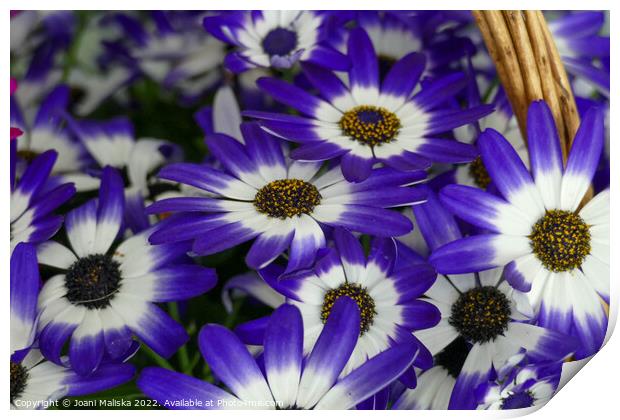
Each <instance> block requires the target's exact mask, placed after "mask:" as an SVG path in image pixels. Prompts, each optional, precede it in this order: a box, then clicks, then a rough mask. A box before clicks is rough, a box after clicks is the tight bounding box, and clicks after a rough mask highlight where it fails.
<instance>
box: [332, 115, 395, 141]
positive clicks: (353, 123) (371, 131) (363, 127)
mask: <svg viewBox="0 0 620 420" xmlns="http://www.w3.org/2000/svg"><path fill="white" fill-rule="evenodd" d="M339 124H340V129H341V130H342V131H343V133H344V134H345V135H346V136H348V137H349V138H351V139H353V140H356V141H358V142H360V143H362V144H364V145H367V146H380V145H381V144H383V143H389V142H391V141H393V140H394V138H395V137H396V135H397V134H398V130H399V129H400V127H401V125H400V120H399V119H398V117H397V116H396V115H395V114H394V113H393V112H390V111H388V110H387V109H385V108H381V107H377V106H372V105H360V106H356V107H355V108H353V109H350V110H348V111H347V112H345V113H344V114H343V115H342V118H340V122H339Z"/></svg>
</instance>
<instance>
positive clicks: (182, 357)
mask: <svg viewBox="0 0 620 420" xmlns="http://www.w3.org/2000/svg"><path fill="white" fill-rule="evenodd" d="M168 310H169V311H170V315H171V316H172V318H174V320H175V321H177V322H179V323H180V322H181V316H180V315H179V307H178V305H177V303H176V302H170V303H168ZM177 354H178V357H179V364H180V365H181V371H182V372H183V373H185V374H187V375H191V374H192V364H191V363H190V361H189V355H188V353H187V345H183V346H182V347H181V348H180V349H179V352H178V353H177Z"/></svg>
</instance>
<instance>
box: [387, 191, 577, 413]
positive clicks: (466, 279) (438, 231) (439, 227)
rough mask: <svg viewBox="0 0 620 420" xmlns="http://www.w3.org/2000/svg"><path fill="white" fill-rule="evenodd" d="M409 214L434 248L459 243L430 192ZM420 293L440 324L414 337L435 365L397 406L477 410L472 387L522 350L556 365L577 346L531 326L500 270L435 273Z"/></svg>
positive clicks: (520, 298)
mask: <svg viewBox="0 0 620 420" xmlns="http://www.w3.org/2000/svg"><path fill="white" fill-rule="evenodd" d="M476 191H480V190H478V189H476ZM414 214H415V217H416V221H417V224H418V226H419V227H420V231H421V232H422V235H423V236H424V238H425V239H426V242H427V245H428V247H429V249H430V250H431V251H435V250H436V249H438V248H439V249H441V246H442V245H444V244H446V243H448V244H450V243H453V241H456V240H458V239H459V238H461V233H460V230H459V227H458V225H457V224H456V220H455V219H454V217H453V216H452V215H451V214H450V213H449V212H448V211H446V210H445V209H444V208H443V206H442V205H441V203H440V202H439V200H438V198H437V197H436V196H435V194H434V193H432V192H430V191H429V192H428V200H427V202H426V203H424V204H421V205H420V206H416V207H415V208H414ZM433 255H434V254H433ZM431 258H432V257H431ZM425 295H426V296H427V298H425V299H424V300H426V301H427V302H428V303H430V304H432V305H434V306H436V307H437V308H438V309H439V311H440V312H441V320H440V321H439V323H438V324H437V325H436V326H435V327H433V328H430V329H426V330H422V331H419V332H417V333H416V336H417V337H418V339H419V340H420V341H421V342H422V343H423V344H424V346H426V347H427V348H428V349H429V351H430V352H431V353H432V354H433V356H434V358H435V367H434V368H433V369H432V370H431V371H428V372H426V373H424V374H423V375H421V376H423V377H424V381H425V383H427V386H426V387H425V388H422V387H420V388H418V389H415V390H410V391H405V393H404V394H403V395H402V396H401V399H400V402H398V404H397V406H399V407H400V408H421V409H427V408H431V407H433V408H442V409H447V408H450V409H474V408H476V399H475V394H474V389H475V387H476V386H477V385H478V384H480V383H482V382H485V381H487V380H488V378H490V377H491V375H492V374H493V372H494V370H495V369H500V368H501V367H502V366H503V365H504V364H505V363H506V361H507V360H509V359H510V358H511V357H512V356H514V355H516V354H518V353H520V352H522V351H525V352H526V353H527V355H528V357H530V358H531V359H533V360H539V361H551V362H558V361H561V360H562V359H564V358H566V357H568V356H570V355H571V354H572V353H573V352H574V351H575V350H576V348H577V342H576V340H574V339H571V337H570V336H567V335H564V334H562V333H559V332H556V331H553V330H550V329H545V328H542V327H540V326H536V325H531V324H530V323H528V322H530V321H531V317H532V315H533V311H532V309H531V307H530V306H529V302H528V299H527V297H526V296H525V295H524V294H523V293H521V292H519V291H517V290H514V289H513V288H512V287H511V286H510V285H509V284H508V282H507V281H506V280H505V279H504V276H503V267H500V268H495V269H491V270H483V271H480V272H471V273H462V274H458V275H454V274H449V275H439V276H438V278H437V281H436V282H435V283H434V284H433V286H432V287H431V288H430V289H429V290H428V291H427V292H426V293H425ZM448 376H451V378H449V377H448ZM427 381H428V382H427ZM438 392H441V394H438ZM447 393H449V394H450V395H449V396H448V395H447ZM446 403H447V405H446V406H440V404H446Z"/></svg>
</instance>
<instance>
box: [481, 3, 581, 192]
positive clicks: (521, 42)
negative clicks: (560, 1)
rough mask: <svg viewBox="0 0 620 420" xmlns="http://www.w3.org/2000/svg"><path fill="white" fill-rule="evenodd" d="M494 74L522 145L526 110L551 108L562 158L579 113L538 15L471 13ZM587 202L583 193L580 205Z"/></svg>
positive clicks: (564, 72)
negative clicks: (537, 104)
mask: <svg viewBox="0 0 620 420" xmlns="http://www.w3.org/2000/svg"><path fill="white" fill-rule="evenodd" d="M473 15H474V18H475V19H476V24H477V25H478V28H479V29H480V32H481V33H482V37H483V39H484V42H485V44H486V46H487V49H488V50H489V54H490V55H491V58H492V59H493V61H494V62H495V66H496V68H497V74H498V75H499V79H500V82H501V83H502V85H503V87H504V90H505V91H506V95H507V96H508V100H509V101H510V104H511V105H512V109H513V111H514V113H515V115H516V117H517V121H518V122H519V127H520V128H521V134H523V139H524V140H526V141H527V136H526V121H527V109H528V107H529V105H530V103H531V102H532V101H534V100H538V99H544V100H545V102H547V104H548V105H549V107H550V108H551V112H552V113H553V117H554V119H555V123H556V126H557V127H558V132H559V135H560V140H561V143H562V154H563V156H564V159H566V157H567V155H568V151H569V150H570V147H571V143H572V141H573V138H574V137H575V133H576V132H577V127H579V114H578V112H577V105H576V104H575V97H574V96H573V91H572V89H571V87H570V83H569V80H568V76H567V75H566V70H565V68H564V64H563V63H562V60H561V58H560V54H559V53H558V49H557V47H556V45H555V41H554V40H553V37H552V35H551V32H550V31H549V27H548V26H547V22H546V20H545V17H544V16H543V14H542V12H541V11H540V10H526V11H519V10H475V11H473ZM591 197H592V191H589V192H588V194H587V196H586V197H585V198H584V201H588V200H589V199H590V198H591Z"/></svg>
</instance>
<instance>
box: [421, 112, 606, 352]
mask: <svg viewBox="0 0 620 420" xmlns="http://www.w3.org/2000/svg"><path fill="white" fill-rule="evenodd" d="M527 127H528V144H529V150H530V164H531V167H532V170H531V172H532V173H531V174H530V172H529V171H528V170H527V169H526V167H525V166H524V164H523V162H522V161H521V160H520V159H519V157H518V156H517V154H516V152H515V151H514V150H513V148H512V147H511V146H510V144H509V143H508V142H507V141H506V140H505V139H504V138H503V137H502V136H501V135H500V134H499V133H497V132H496V131H494V130H491V129H488V130H486V131H485V132H484V133H482V135H481V136H480V139H479V140H478V144H479V147H480V151H481V155H482V161H483V163H484V165H485V167H486V168H487V170H488V172H489V175H490V177H491V179H492V180H493V182H494V184H495V185H496V186H497V189H498V190H499V192H500V193H501V195H502V197H497V196H494V195H491V194H489V193H487V192H484V191H481V190H479V189H474V188H471V187H466V186H459V185H450V186H447V187H445V188H444V189H443V190H442V191H441V199H442V202H443V203H444V204H445V205H446V206H447V208H448V209H450V210H451V211H452V212H453V213H454V214H455V215H457V216H458V217H460V218H462V219H463V220H465V221H467V222H469V223H471V224H473V225H475V226H478V227H480V228H482V229H485V230H487V231H490V233H484V234H480V235H475V236H470V237H467V238H463V239H459V240H457V241H455V242H452V243H448V244H445V245H444V246H442V247H441V248H439V249H436V250H435V251H434V253H433V255H431V257H430V261H431V263H432V264H433V265H434V266H435V267H436V268H437V270H438V271H439V272H440V273H445V274H461V273H468V272H475V271H484V270H487V269H489V268H493V267H501V266H503V265H507V267H506V271H505V276H506V279H507V280H508V282H509V283H510V284H511V285H512V286H513V287H514V288H515V289H517V290H519V291H521V292H524V293H526V294H527V297H528V299H529V301H530V303H531V305H532V307H533V309H534V315H535V317H536V318H535V319H536V322H537V323H538V325H540V326H543V327H545V328H550V329H553V330H556V331H561V332H564V333H566V334H569V335H574V336H576V337H578V338H579V339H580V341H581V347H580V349H579V350H578V351H577V353H576V357H579V358H581V357H585V356H587V355H591V354H593V353H595V352H596V351H597V350H598V349H599V348H600V347H601V345H602V343H603V339H604V337H605V332H606V330H607V314H606V312H605V306H604V305H605V301H607V302H608V301H609V190H606V191H603V192H601V193H599V194H598V195H596V196H595V197H594V198H593V199H592V200H591V201H590V202H588V203H587V204H586V205H585V206H583V207H582V206H581V202H582V199H583V197H584V195H585V194H586V192H587V190H588V188H589V186H590V182H591V180H592V176H593V175H594V172H595V170H596V167H597V165H598V161H599V159H600V156H601V151H602V146H603V117H602V114H601V113H600V112H598V110H596V109H591V110H589V111H588V113H587V114H586V115H585V117H584V118H583V121H582V123H581V126H580V127H579V129H578V131H577V134H576V135H575V140H574V142H573V145H572V149H571V151H570V154H569V156H568V161H567V163H566V165H564V164H563V161H562V152H561V150H560V141H559V139H558V134H557V131H556V128H555V123H554V120H553V117H552V115H551V111H550V110H549V108H548V107H547V105H546V104H545V103H544V102H534V103H533V104H532V105H531V107H530V110H529V113H528V124H527ZM532 175H533V177H532Z"/></svg>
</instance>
